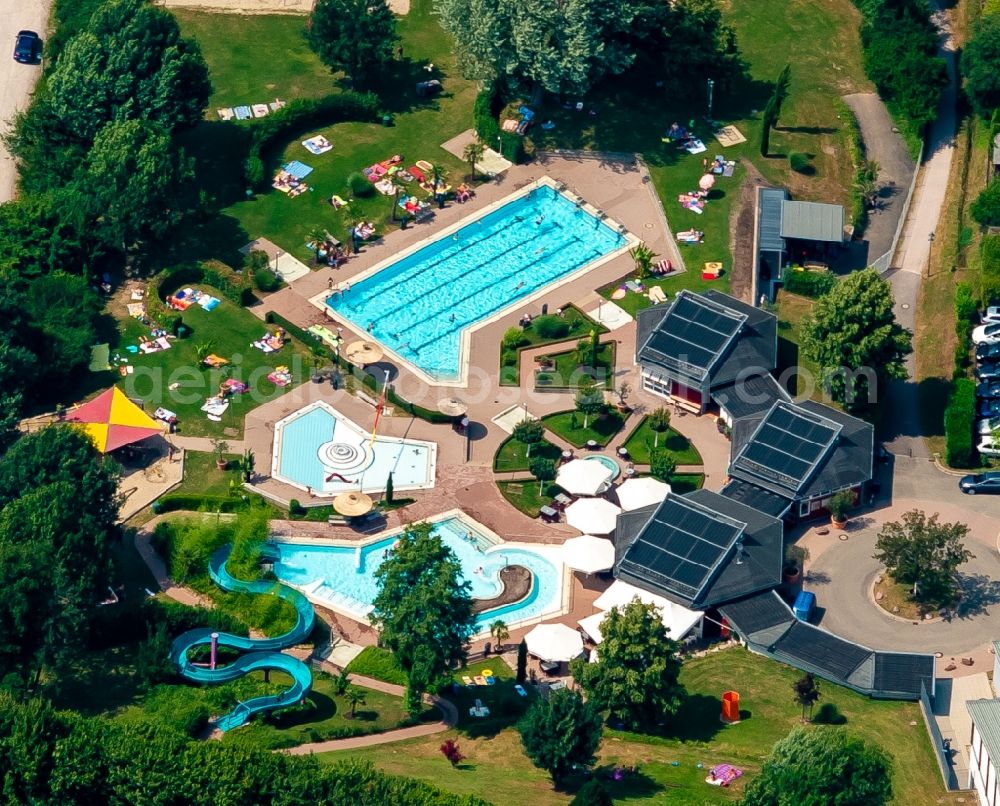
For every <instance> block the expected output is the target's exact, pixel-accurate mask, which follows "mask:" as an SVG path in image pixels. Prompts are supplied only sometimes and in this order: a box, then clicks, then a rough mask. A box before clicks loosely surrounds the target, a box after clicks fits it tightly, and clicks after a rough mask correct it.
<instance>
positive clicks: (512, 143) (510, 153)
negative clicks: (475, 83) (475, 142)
mask: <svg viewBox="0 0 1000 806" xmlns="http://www.w3.org/2000/svg"><path fill="white" fill-rule="evenodd" d="M503 107H504V102H503V96H502V94H501V93H500V89H499V87H497V86H496V85H494V84H490V85H487V86H486V87H484V88H483V89H481V90H480V91H479V94H478V95H477V96H476V101H475V103H474V104H473V105H472V121H473V127H474V128H475V130H476V134H478V135H479V139H480V140H482V141H483V143H484V144H485V145H487V146H488V147H489V148H496V146H497V138H498V137H499V138H500V143H499V146H500V150H501V152H502V153H503V156H504V157H506V158H507V159H509V160H510V161H511V162H514V163H517V164H520V163H522V162H524V159H525V153H524V137H523V136H522V135H519V134H513V133H512V132H505V131H501V129H500V113H501V112H502V111H503Z"/></svg>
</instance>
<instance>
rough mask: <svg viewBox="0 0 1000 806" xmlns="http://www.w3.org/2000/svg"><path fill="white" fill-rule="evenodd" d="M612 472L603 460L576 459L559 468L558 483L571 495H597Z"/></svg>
mask: <svg viewBox="0 0 1000 806" xmlns="http://www.w3.org/2000/svg"><path fill="white" fill-rule="evenodd" d="M611 473H612V471H611V470H610V469H609V468H608V467H607V466H606V465H604V464H603V463H602V462H592V461H590V460H588V459H574V460H573V461H572V462H567V463H566V464H564V465H563V466H562V467H560V468H559V472H558V473H556V484H558V485H559V486H560V487H562V488H563V489H564V490H565V491H566V492H568V493H569V494H570V495H597V494H598V493H599V492H601V488H602V487H604V485H605V484H607V482H608V480H609V479H610V478H611Z"/></svg>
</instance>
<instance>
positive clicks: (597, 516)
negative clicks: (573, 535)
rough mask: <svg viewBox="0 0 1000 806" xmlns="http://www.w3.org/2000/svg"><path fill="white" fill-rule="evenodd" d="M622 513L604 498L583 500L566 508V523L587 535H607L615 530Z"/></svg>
mask: <svg viewBox="0 0 1000 806" xmlns="http://www.w3.org/2000/svg"><path fill="white" fill-rule="evenodd" d="M595 464H596V463H595ZM621 511H622V510H621V507H616V506H615V505H614V504H612V503H611V502H610V501H605V500H604V499H603V498H581V499H580V500H579V501H574V502H573V503H572V504H570V505H569V506H568V507H566V523H568V524H569V525H570V526H572V527H573V528H574V529H579V530H580V531H581V532H583V533H585V534H595V535H606V534H610V533H611V532H613V531H614V530H615V524H616V523H617V522H618V516H619V515H620V514H621Z"/></svg>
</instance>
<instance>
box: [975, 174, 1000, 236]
mask: <svg viewBox="0 0 1000 806" xmlns="http://www.w3.org/2000/svg"><path fill="white" fill-rule="evenodd" d="M969 212H970V213H971V214H972V217H973V218H974V219H975V220H976V223H977V224H980V225H982V226H984V227H996V226H1000V179H996V178H994V179H993V181H991V182H990V183H989V184H988V185H987V186H986V187H984V188H983V189H982V190H981V191H980V192H979V195H978V196H976V200H975V201H974V202H972V206H971V207H970V208H969Z"/></svg>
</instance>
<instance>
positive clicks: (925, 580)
mask: <svg viewBox="0 0 1000 806" xmlns="http://www.w3.org/2000/svg"><path fill="white" fill-rule="evenodd" d="M968 534H969V527H968V526H966V525H965V524H964V523H940V522H939V521H938V515H937V513H934V514H933V515H931V516H930V517H929V518H928V517H927V515H926V514H924V513H923V512H922V511H920V510H919V509H912V510H910V511H909V512H905V513H903V518H902V520H901V521H890V522H889V523H886V524H884V525H883V526H882V529H881V530H880V531H879V533H878V537H877V538H876V540H875V554H874V557H875V559H876V560H878V561H879V562H880V563H882V564H883V565H885V567H886V570H887V571H888V573H889V576H890V577H892V578H893V579H894V580H895V581H896V582H899V583H901V584H904V585H912V586H913V591H912V595H913V598H914V600H915V601H917V602H921V603H924V604H927V605H931V606H935V607H939V606H944V605H951V604H953V603H954V602H955V600H956V599H957V598H958V593H959V590H958V580H957V578H956V575H955V572H956V571H957V569H958V567H959V566H960V565H962V564H963V563H965V562H966V561H968V560H971V559H973V558H974V557H975V555H974V554H973V553H972V552H971V551H969V550H968V549H967V548H965V543H964V542H963V540H964V539H965V537H966V536H967V535H968Z"/></svg>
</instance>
